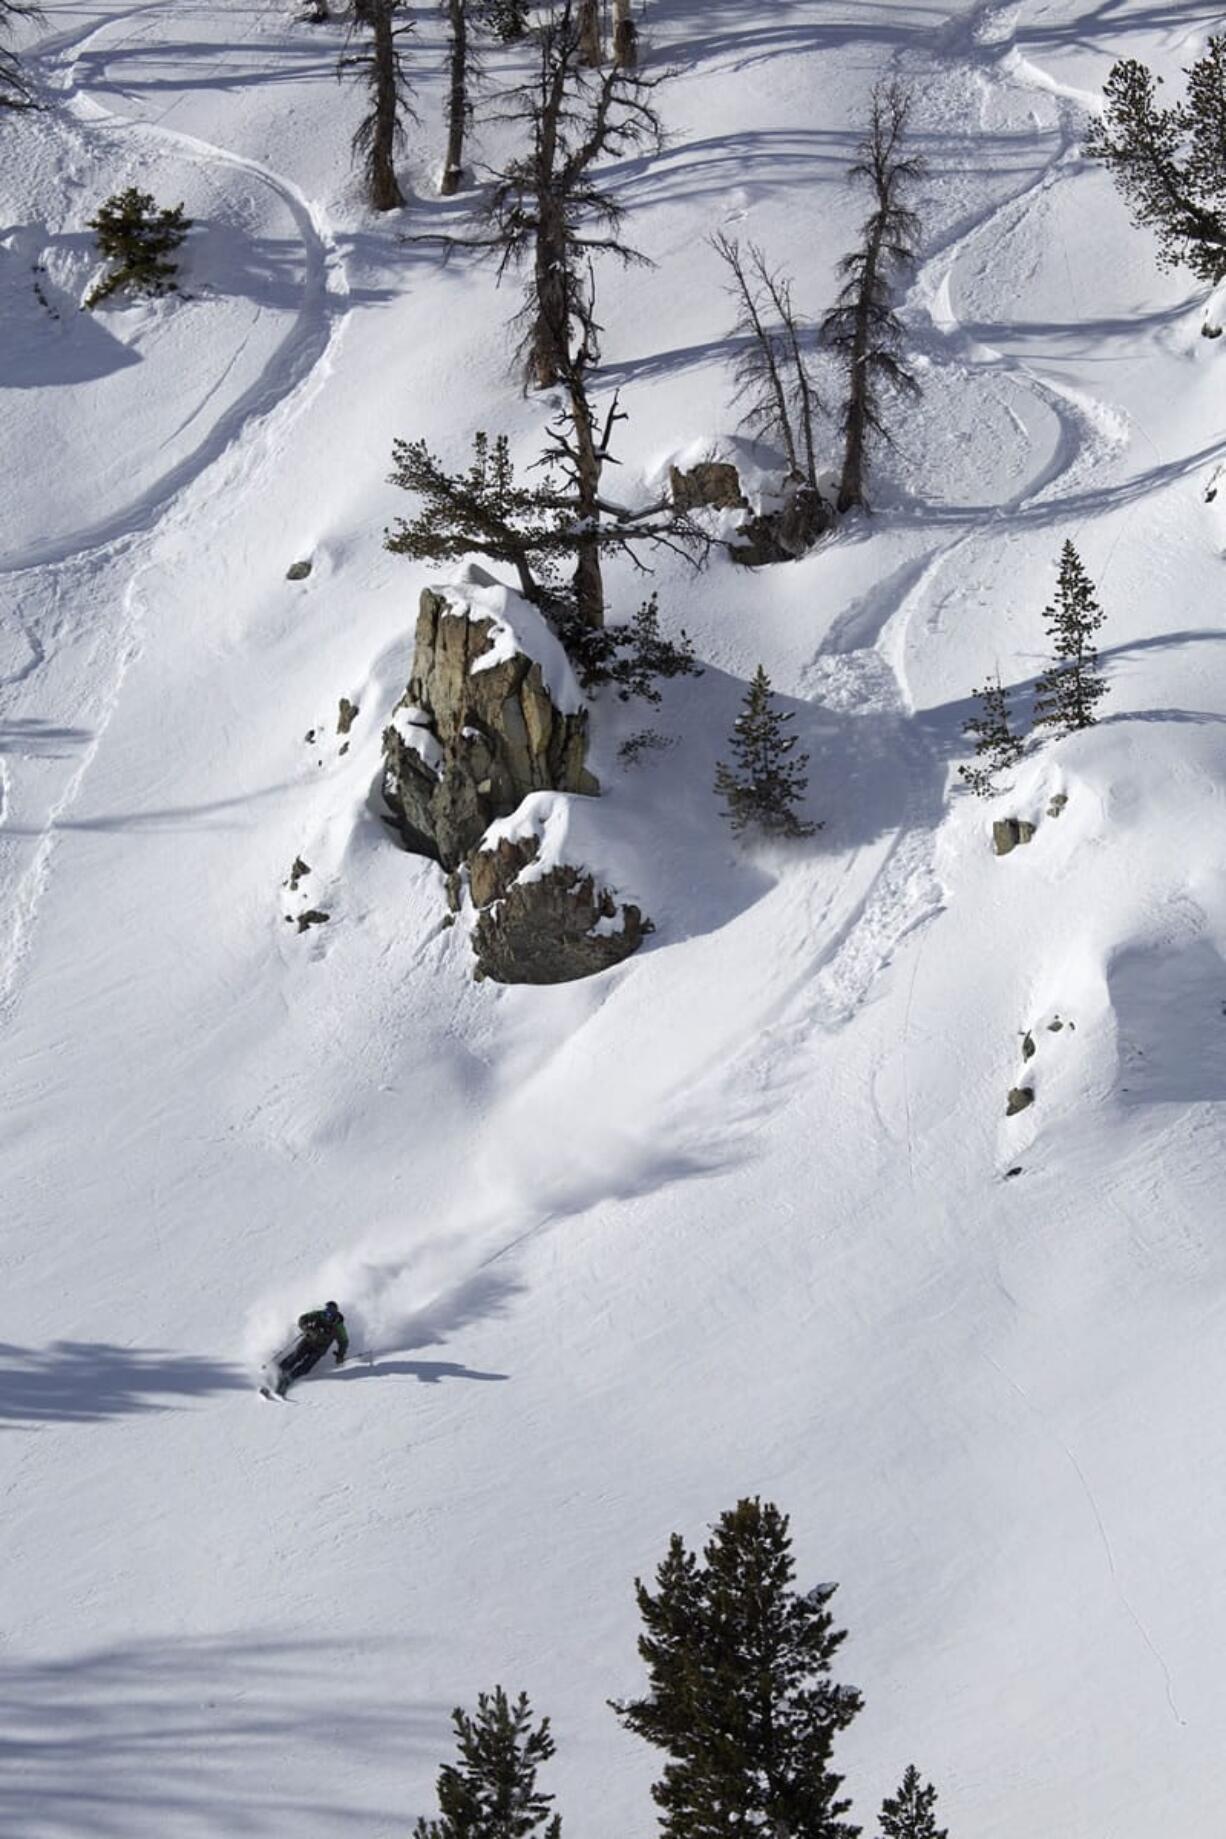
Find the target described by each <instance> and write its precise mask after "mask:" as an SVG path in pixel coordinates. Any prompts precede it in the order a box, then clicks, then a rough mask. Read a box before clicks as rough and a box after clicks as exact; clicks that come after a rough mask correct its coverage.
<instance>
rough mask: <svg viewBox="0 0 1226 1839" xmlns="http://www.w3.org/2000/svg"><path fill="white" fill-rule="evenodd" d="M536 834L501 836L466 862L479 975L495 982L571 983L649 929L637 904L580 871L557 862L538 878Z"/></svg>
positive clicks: (623, 954) (616, 959) (603, 966)
mask: <svg viewBox="0 0 1226 1839" xmlns="http://www.w3.org/2000/svg"><path fill="white" fill-rule="evenodd" d="M539 850H540V844H539V842H538V840H537V838H536V837H535V836H525V837H521V838H518V839H516V840H514V841H512V840H509V839H507V838H501V839H500V840H499V841H498V842H497V843H496V844H495V845H494V846H493V847H492V848H490V849H483V850H478V851H476V852H475V853H474V855H473V856H472V858H471V860H470V863H469V892H470V894H471V896H472V899H473V904H474V905H475V906H476V907H477V908H478V909H479V912H478V916H477V921H476V924H475V925H474V927H473V933H472V941H473V949H474V951H475V952H476V954H477V970H476V975H477V977H478V978H483V977H489V978H491V979H492V980H493V981H494V982H495V983H535V984H544V983H570V982H572V981H573V980H574V979H575V978H578V977H592V976H594V975H595V974H596V973H597V972H598V971H604V970H608V969H609V968H610V966H612V965H614V964H620V963H621V962H622V960H623V959H625V958H628V957H629V956H630V955H631V953H632V952H635V951H637V950H638V948H639V946H640V945H641V944H642V942H643V937H644V934H645V933H647V932H650V931H651V922H650V920H644V918H643V916H642V914H641V912H640V911H639V909H638V908H637V907H635V906H630V905H623V906H620V907H619V905H618V902H617V900H616V899H615V897H614V895H613V894H612V892H611V891H610V890H609V889H608V888H602V887H599V886H598V885H597V883H596V879H595V877H594V876H592V875H590V874H587V873H585V872H584V871H583V870H582V869H577V868H571V867H569V866H567V865H566V864H564V863H563V864H558V865H557V866H555V867H553V868H549V869H546V870H544V871H543V872H541V873H538V874H537V875H536V876H534V877H533V876H525V875H524V870H526V869H528V868H529V867H530V866H531V865H532V864H533V863H535V862H536V860H537V856H538V854H539Z"/></svg>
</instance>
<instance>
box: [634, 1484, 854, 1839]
mask: <svg viewBox="0 0 1226 1839" xmlns="http://www.w3.org/2000/svg"><path fill="white" fill-rule="evenodd" d="M794 1576H795V1565H794V1563H793V1560H792V1542H791V1536H790V1533H789V1530H788V1521H787V1516H786V1515H785V1514H782V1513H780V1511H779V1509H778V1508H777V1507H775V1506H774V1505H772V1504H771V1503H770V1502H767V1503H766V1504H765V1505H764V1504H763V1503H762V1502H761V1501H760V1500H758V1499H754V1500H743V1501H741V1502H739V1504H738V1505H737V1506H736V1507H734V1508H733V1509H732V1510H731V1511H730V1512H728V1513H725V1514H723V1515H722V1516H721V1518H720V1520H719V1522H718V1524H717V1525H716V1527H715V1529H714V1532H713V1535H712V1537H711V1539H710V1541H709V1543H708V1544H707V1546H706V1549H705V1551H704V1552H703V1556H702V1559H701V1561H700V1560H699V1559H698V1558H697V1557H696V1556H695V1554H693V1553H692V1552H688V1551H687V1550H686V1548H685V1545H684V1543H683V1541H682V1539H681V1538H680V1536H679V1535H674V1537H673V1539H672V1541H671V1542H670V1544H669V1548H668V1553H667V1555H666V1557H665V1558H664V1561H663V1563H662V1564H661V1565H660V1567H659V1569H658V1571H657V1572H656V1588H655V1591H654V1592H653V1591H651V1590H649V1589H648V1588H647V1586H646V1585H645V1584H644V1583H642V1582H641V1581H640V1582H638V1583H637V1584H636V1586H635V1589H636V1593H637V1596H638V1604H639V1612H640V1614H641V1615H642V1618H643V1633H642V1635H641V1636H640V1637H639V1653H640V1655H641V1656H642V1658H643V1660H644V1661H645V1662H646V1665H647V1670H648V1678H649V1686H648V1693H647V1696H646V1697H645V1698H641V1699H635V1700H631V1701H629V1702H627V1703H621V1704H616V1705H615V1706H614V1710H615V1711H616V1712H617V1715H618V1716H619V1718H620V1719H621V1721H622V1723H623V1724H624V1725H625V1726H626V1727H627V1729H629V1730H632V1731H634V1732H635V1733H636V1735H638V1736H640V1737H643V1738H645V1739H646V1741H647V1742H648V1743H651V1744H654V1745H655V1747H656V1748H657V1749H660V1750H663V1751H664V1753H665V1755H666V1756H667V1758H668V1760H667V1762H666V1763H665V1765H664V1772H663V1774H662V1776H661V1778H660V1780H659V1781H658V1782H657V1783H656V1784H655V1786H654V1788H653V1789H652V1795H653V1798H654V1799H655V1802H656V1804H657V1806H658V1807H659V1808H660V1810H661V1820H660V1828H661V1831H662V1833H663V1834H664V1835H665V1839H780V1836H781V1835H783V1834H786V1835H788V1839H856V1835H857V1834H858V1833H859V1828H858V1827H856V1826H851V1825H848V1824H846V1823H845V1822H844V1820H843V1817H842V1816H843V1815H844V1814H845V1813H846V1812H847V1809H848V1807H849V1805H850V1803H849V1802H847V1801H845V1800H840V1799H839V1795H838V1791H839V1787H840V1784H841V1779H842V1778H841V1777H840V1776H838V1775H836V1774H835V1773H834V1772H833V1770H832V1769H831V1767H830V1760H831V1751H832V1748H833V1744H834V1739H835V1737H836V1735H837V1734H838V1732H839V1731H841V1730H844V1729H845V1728H846V1727H847V1725H848V1724H850V1723H851V1721H852V1719H853V1718H854V1717H855V1715H856V1713H857V1712H858V1711H859V1710H860V1704H861V1700H860V1694H859V1693H858V1692H857V1691H856V1690H855V1688H854V1687H851V1686H840V1685H837V1684H836V1683H835V1682H834V1681H833V1680H832V1679H831V1678H830V1667H831V1662H832V1660H833V1658H834V1655H835V1654H836V1653H837V1651H838V1648H839V1646H840V1644H841V1642H842V1640H843V1633H842V1631H841V1630H839V1629H836V1628H835V1627H834V1622H833V1618H832V1616H831V1613H830V1610H829V1607H828V1605H829V1602H830V1598H831V1596H832V1595H833V1594H834V1585H833V1584H821V1585H819V1586H818V1587H817V1588H816V1589H814V1590H810V1591H808V1592H807V1593H805V1594H802V1593H801V1592H799V1591H797V1590H796V1589H795V1588H794V1585H793V1579H794Z"/></svg>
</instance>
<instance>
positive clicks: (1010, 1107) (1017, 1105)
mask: <svg viewBox="0 0 1226 1839" xmlns="http://www.w3.org/2000/svg"><path fill="white" fill-rule="evenodd" d="M1033 1103H1034V1090H1033V1088H1032V1087H1031V1086H1013V1087H1012V1088H1011V1090H1010V1092H1009V1096H1008V1098H1006V1100H1005V1116H1006V1117H1016V1116H1017V1114H1018V1112H1019V1111H1025V1110H1026V1108H1027V1106H1028V1105H1033Z"/></svg>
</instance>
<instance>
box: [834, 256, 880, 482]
mask: <svg viewBox="0 0 1226 1839" xmlns="http://www.w3.org/2000/svg"><path fill="white" fill-rule="evenodd" d="M880 260H881V238H880V235H879V234H877V233H874V235H873V236H872V237H871V239H870V241H869V245H868V248H867V250H866V251H865V256H864V273H863V275H862V276H861V278H860V298H859V299H858V301H857V302H856V330H855V336H854V338H853V340H852V347H851V364H850V376H849V380H848V381H849V393H848V397H847V413H846V416H845V419H844V426H843V431H844V433H845V434H846V436H847V445H846V447H845V448H844V450H843V471H842V475H841V477H840V479H839V510H840V511H850V510H851V508H852V506H853V505H862V504H863V503H864V446H865V437H866V436H867V434H868V422H869V390H870V389H871V387H872V385H871V382H870V379H869V369H868V358H869V332H870V325H869V317H870V312H871V308H872V300H873V294H874V292H875V290H876V285H877V265H878V263H879V262H880Z"/></svg>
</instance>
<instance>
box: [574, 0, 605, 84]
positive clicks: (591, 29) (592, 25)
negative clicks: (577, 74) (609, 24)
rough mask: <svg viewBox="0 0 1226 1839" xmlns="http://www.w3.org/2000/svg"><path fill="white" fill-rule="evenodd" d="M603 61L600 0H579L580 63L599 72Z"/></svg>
mask: <svg viewBox="0 0 1226 1839" xmlns="http://www.w3.org/2000/svg"><path fill="white" fill-rule="evenodd" d="M603 61H604V59H603V57H602V54H601V44H600V0H579V62H580V63H581V64H583V65H585V66H586V67H587V68H588V69H589V70H598V69H599V68H600V65H601V64H602V63H603Z"/></svg>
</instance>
